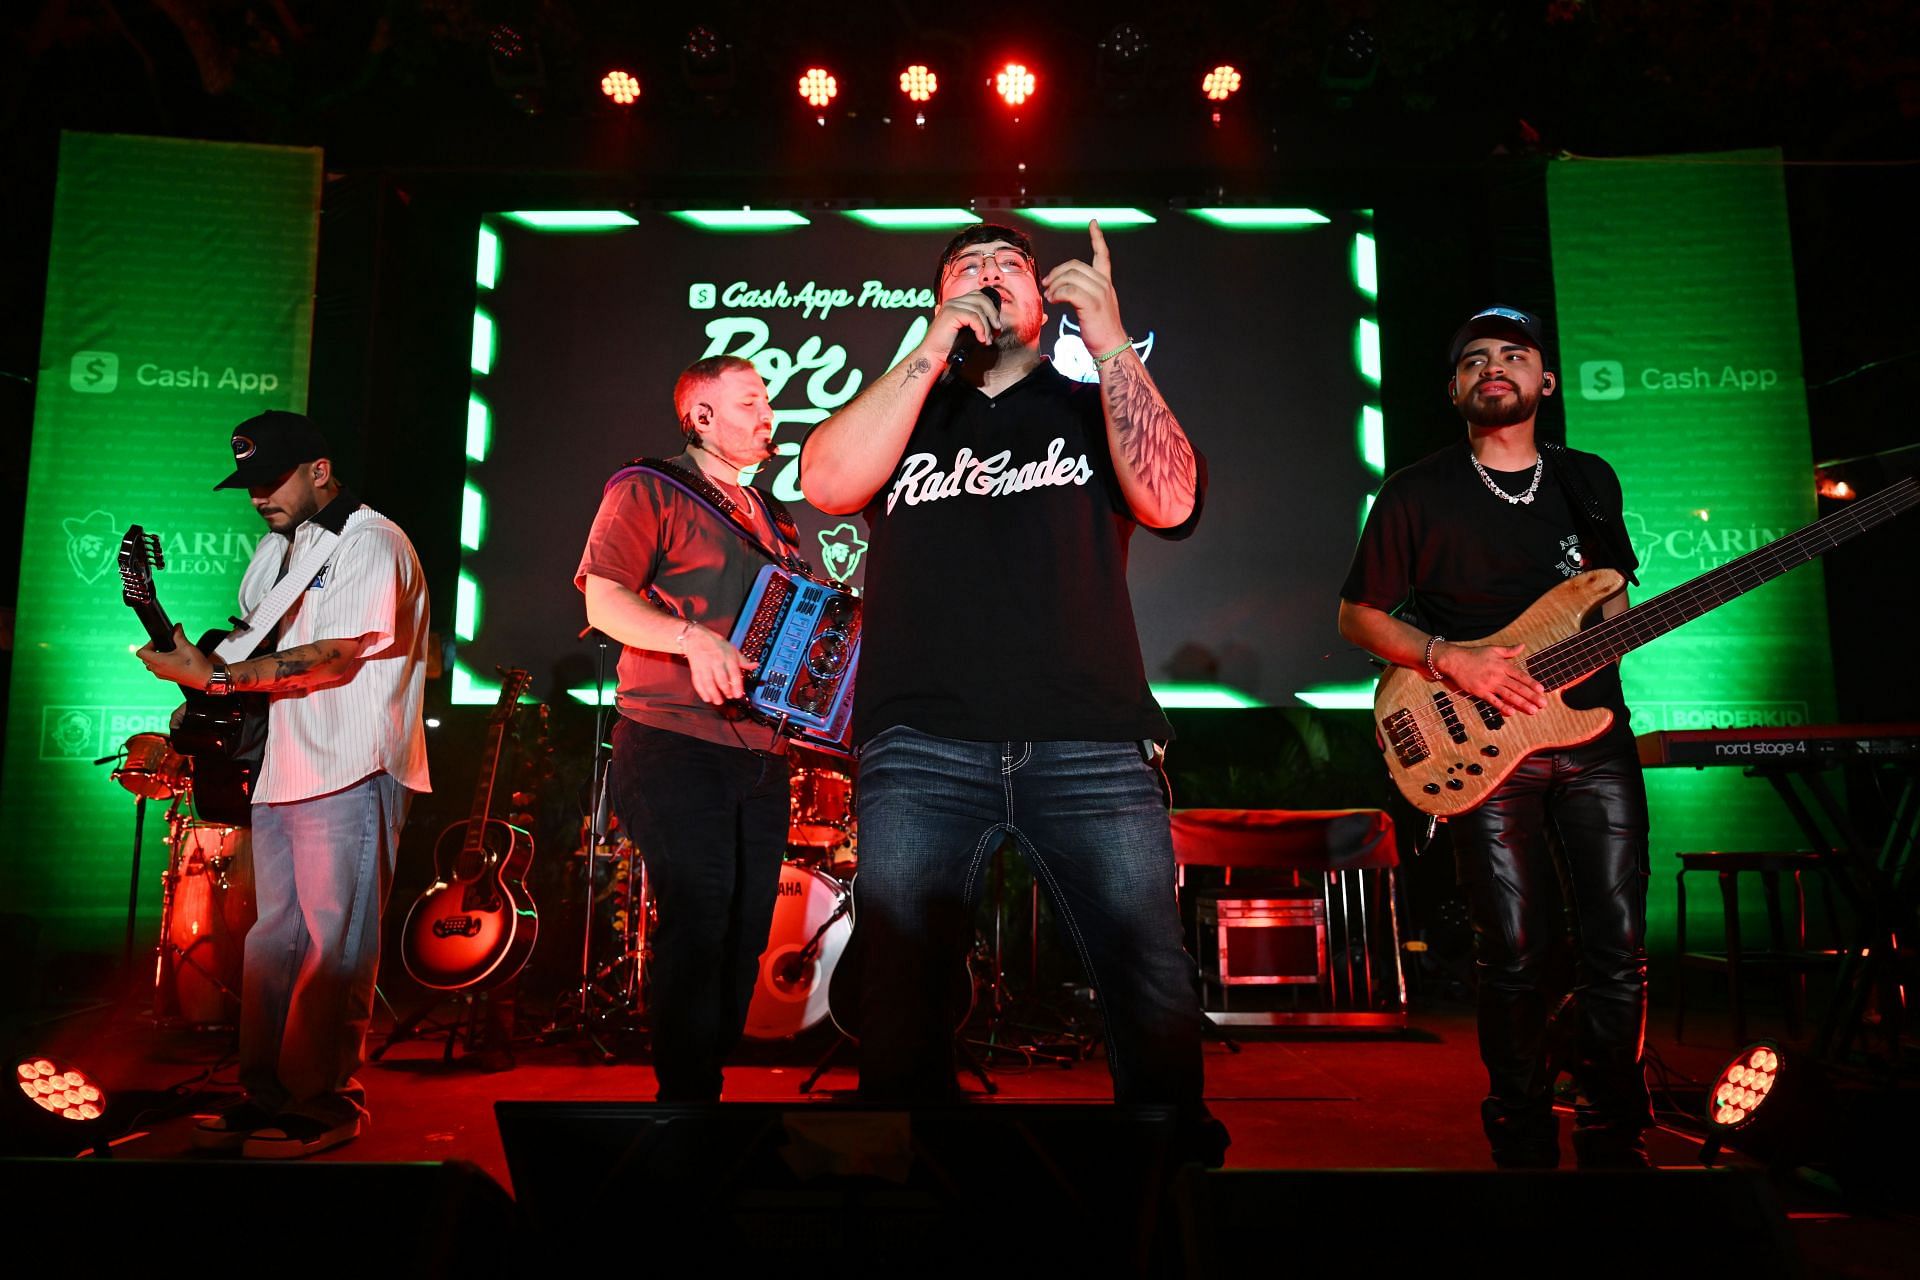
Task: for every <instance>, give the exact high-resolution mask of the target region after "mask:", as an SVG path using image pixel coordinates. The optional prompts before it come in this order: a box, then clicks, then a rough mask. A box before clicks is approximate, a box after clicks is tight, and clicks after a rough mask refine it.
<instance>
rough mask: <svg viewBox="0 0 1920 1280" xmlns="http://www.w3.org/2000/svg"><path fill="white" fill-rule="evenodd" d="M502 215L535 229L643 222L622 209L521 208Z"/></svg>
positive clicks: (609, 226) (595, 228) (608, 228)
mask: <svg viewBox="0 0 1920 1280" xmlns="http://www.w3.org/2000/svg"><path fill="white" fill-rule="evenodd" d="M500 216H501V217H503V218H506V219H509V220H510V221H513V222H517V223H519V224H520V225H521V226H523V227H528V228H531V229H532V230H534V231H616V230H619V229H620V228H622V227H637V226H639V225H640V223H639V220H638V219H637V218H635V217H634V216H633V215H632V214H626V213H622V212H620V211H619V210H618V209H517V210H515V211H514V212H512V213H503V214H501V215H500Z"/></svg>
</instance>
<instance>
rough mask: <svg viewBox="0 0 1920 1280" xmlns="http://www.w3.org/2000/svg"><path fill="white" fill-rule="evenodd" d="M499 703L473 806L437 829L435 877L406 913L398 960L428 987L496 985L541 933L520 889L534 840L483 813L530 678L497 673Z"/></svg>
mask: <svg viewBox="0 0 1920 1280" xmlns="http://www.w3.org/2000/svg"><path fill="white" fill-rule="evenodd" d="M501 675H502V683H501V688H500V701H499V704H498V705H496V706H495V707H494V709H493V711H492V713H491V714H490V715H488V717H487V746H486V751H485V753H484V754H483V755H482V756H481V763H480V780H479V782H478V784H477V785H476V786H475V788H474V795H473V808H472V810H471V811H470V813H469V815H468V817H467V819H466V820H465V821H464V822H456V823H454V824H453V825H452V826H450V827H448V828H447V829H446V830H445V831H443V832H441V833H440V840H439V842H438V843H437V844H435V845H434V848H433V867H434V882H433V883H432V884H431V885H429V886H428V887H427V890H426V892H425V893H422V894H421V895H420V897H419V899H418V900H417V901H415V902H414V904H413V908H412V909H411V910H410V911H408V912H407V923H406V927H405V928H404V929H403V930H402V932H401V935H400V958H401V959H402V960H403V961H405V963H406V966H407V972H408V974H410V975H412V977H413V980H414V981H415V982H418V983H419V984H420V985H421V986H423V987H430V988H432V989H433V990H435V991H464V990H468V989H483V988H487V987H492V986H497V985H498V984H500V983H502V982H505V981H506V980H507V979H509V978H511V977H513V976H514V975H515V974H517V973H519V972H520V969H521V966H523V965H525V964H526V962H527V957H528V956H530V955H532V954H533V944H534V942H535V940H536V939H538V937H539V936H540V913H539V911H538V910H537V909H536V908H535V907H534V903H533V898H532V896H531V895H529V894H528V892H527V885H526V876H527V868H528V867H529V866H530V865H532V862H533V837H532V836H531V835H529V834H528V833H527V832H526V831H524V830H523V829H521V828H519V827H516V826H514V825H513V824H511V823H508V822H502V821H501V820H500V819H498V818H491V817H488V816H487V815H488V814H489V813H490V812H491V811H492V809H493V781H494V775H495V774H496V773H497V772H498V770H499V767H500V754H501V749H502V746H503V744H504V743H505V741H506V735H507V721H508V720H509V719H511V718H512V716H513V709H514V706H515V704H517V703H518V702H519V701H520V695H521V694H523V693H525V692H526V691H527V686H528V685H529V684H530V683H532V677H531V676H529V675H528V674H527V673H526V672H525V671H522V670H520V669H518V668H514V669H513V670H509V671H504V672H502V673H501Z"/></svg>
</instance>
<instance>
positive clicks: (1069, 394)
mask: <svg viewBox="0 0 1920 1280" xmlns="http://www.w3.org/2000/svg"><path fill="white" fill-rule="evenodd" d="M1087 234H1088V236H1089V238H1090V240H1091V245H1092V254H1091V261H1081V260H1079V259H1072V260H1069V261H1066V262H1063V263H1061V264H1059V265H1058V266H1056V267H1054V268H1053V269H1052V270H1051V271H1049V272H1047V273H1046V274H1045V275H1044V276H1042V275H1041V274H1040V273H1039V272H1038V271H1037V270H1036V268H1035V265H1034V258H1033V249H1032V245H1031V244H1030V243H1029V242H1028V240H1027V237H1026V236H1024V235H1022V234H1021V233H1020V232H1019V231H1017V230H1014V229H1012V228H1010V227H1002V226H994V225H991V224H977V225H975V226H972V227H970V228H968V229H967V230H966V231H964V232H962V233H961V234H960V235H959V236H957V237H955V238H954V239H953V240H952V241H951V242H950V243H949V244H948V245H947V247H946V249H945V251H944V252H943V253H942V254H941V255H940V264H939V272H938V288H937V290H936V296H938V298H939V299H940V308H939V310H938V311H937V312H936V313H935V315H934V318H933V323H932V325H931V327H930V328H929V329H928V331H927V336H926V338H925V339H924V340H923V341H922V342H921V343H920V345H919V346H918V347H917V348H916V349H915V350H914V351H913V352H912V353H911V354H909V355H908V356H907V357H906V358H905V359H903V360H902V361H901V362H900V363H899V364H898V365H896V366H895V367H894V368H893V369H892V370H890V371H889V372H888V373H887V374H886V375H885V376H884V377H882V378H881V379H879V380H878V381H877V382H875V383H874V384H873V385H872V386H870V387H869V388H868V389H867V390H866V391H865V392H863V393H862V394H861V395H860V397H859V398H858V399H856V400H854V401H853V402H852V403H851V404H849V405H847V406H846V408H844V409H842V410H841V411H840V412H839V413H837V414H835V415H834V416H833V417H831V418H828V419H827V420H826V421H825V422H822V423H821V424H820V425H819V427H817V428H816V429H815V430H814V432H813V434H812V435H811V436H810V437H809V438H808V440H807V442H806V445H805V447H804V449H803V451H802V453H801V482H800V483H801V489H802V490H803V491H804V492H805V494H806V496H807V499H808V501H810V502H812V503H813V504H814V505H815V506H817V507H819V508H820V509H821V510H823V511H826V512H828V513H831V514H841V515H844V514H847V513H850V512H854V511H863V512H864V513H865V515H866V519H867V522H868V525H869V526H870V529H871V533H870V535H869V537H870V543H871V545H870V549H869V552H868V556H869V558H868V561H867V591H868V595H867V606H866V623H865V626H866V632H865V638H864V640H863V642H862V649H861V662H862V666H861V671H860V684H859V688H858V690H857V692H856V693H855V695H854V696H855V704H854V735H855V741H856V742H858V743H859V744H861V748H860V791H859V807H860V875H859V878H858V879H857V880H856V882H855V885H854V898H855V912H854V918H855V921H856V924H855V929H854V940H853V946H854V947H855V948H857V949H859V950H861V951H862V953H863V961H864V962H863V964H862V966H861V971H862V972H863V974H864V975H865V977H864V982H863V985H862V989H861V995H860V1005H859V1010H860V1011H859V1021H860V1024H861V1027H862V1033H861V1043H860V1091H861V1094H862V1096H863V1097H865V1098H867V1099H869V1100H872V1101H877V1102H882V1103H889V1104H897V1103H924V1102H937V1101H943V1100H947V1099H950V1098H952V1097H954V1096H956V1095H957V1093H958V1085H957V1083H956V1081H955V1078H954V1060H953V1050H952V1040H951V1035H950V1032H951V1029H952V1027H953V1025H954V1016H955V1014H956V1013H957V1012H958V1011H956V1010H952V1009H949V1008H943V1007H941V1002H940V1000H939V998H938V997H937V996H936V995H935V993H936V992H941V991H944V990H948V989H950V987H951V983H950V981H949V980H948V979H949V978H950V976H951V975H952V974H954V973H956V972H959V971H960V969H961V966H962V964H963V958H964V955H965V951H966V948H967V945H968V943H969V941H970V940H971V938H972V936H973V909H974V905H975V902H976V901H977V899H978V896H979V891H980V887H981V884H982V881H983V879H984V876H985V866H986V862H987V859H988V858H990V857H991V856H992V855H993V853H994V852H995V851H996V850H997V849H998V848H999V846H1000V844H1001V842H1002V841H1003V840H1008V839H1011V840H1012V842H1013V843H1014V844H1015V845H1016V846H1017V847H1018V848H1019V850H1020V852H1021V853H1022V855H1023V856H1025V858H1026V859H1027V862H1028V864H1029V865H1030V866H1031V868H1032V869H1033V873H1034V878H1035V879H1036V880H1037V881H1039V882H1040V883H1042V884H1043V885H1045V886H1046V889H1047V892H1048V896H1049V898H1050V900H1051V902H1052V906H1053V911H1054V915H1055V918H1056V919H1057V920H1059V921H1060V922H1061V924H1062V926H1063V927H1064V928H1065V929H1066V930H1067V933H1068V935H1069V936H1070V938H1071V939H1072V942H1073V946H1074V950H1075V951H1076V952H1077V953H1078V954H1079V956H1080V958H1081V961H1082V963H1083V964H1084V965H1085V967H1086V970H1087V978H1088V979H1089V981H1090V982H1092V984H1093V985H1094V986H1095V987H1096V988H1097V989H1098V991H1099V999H1100V1007H1101V1011H1102V1013H1103V1014H1104V1016H1105V1024H1106V1035H1107V1063H1108V1066H1109V1068H1110V1070H1111V1071H1112V1073H1113V1087H1114V1096H1115V1098H1116V1099H1117V1100H1119V1101H1121V1102H1129V1103H1159V1104H1170V1105H1173V1106H1175V1107H1177V1108H1178V1109H1179V1110H1180V1112H1181V1113H1182V1115H1183V1117H1184V1118H1185V1121H1186V1132H1187V1134H1188V1136H1189V1152H1188V1154H1190V1155H1191V1156H1193V1157H1194V1158H1196V1159H1201V1160H1204V1161H1206V1162H1208V1163H1211V1164H1216V1165H1217V1164H1219V1163H1220V1162H1221V1160H1222V1159H1223V1157H1224V1152H1225V1147H1226V1141H1227V1139H1226V1131H1225V1129H1224V1128H1223V1127H1222V1126H1221V1125H1220V1124H1219V1123H1218V1122H1217V1121H1215V1120H1213V1119H1212V1117H1211V1116H1209V1115H1208V1114H1207V1112H1206V1108H1205V1106H1204V1104H1203V1102H1202V1098H1201V1062H1200V1032H1201V1013H1200V1002H1199V996H1198V993H1197V991H1196V989H1195V985H1194V965H1193V962H1192V961H1191V960H1190V959H1188V957H1187V955H1186V953H1185V951H1184V950H1183V948H1182V945H1181V934H1180V921H1179V918H1178V914H1177V911H1176V908H1175V903H1174V897H1173V882H1174V868H1173V846H1172V839H1171V836H1170V833H1169V831H1168V824H1167V795H1166V790H1165V785H1166V784H1165V776H1164V774H1163V773H1162V772H1161V769H1160V759H1161V755H1162V748H1161V744H1162V743H1164V742H1165V741H1166V740H1167V739H1168V738H1169V737H1170V736H1171V731H1170V730H1169V728H1168V725H1167V720H1166V717H1165V715H1163V714H1162V712H1161V710H1160V708H1159V706H1158V705H1157V704H1156V703H1155V702H1154V700H1153V694H1152V692H1151V691H1150V690H1149V689H1148V687H1147V678H1146V672H1145V669H1144V666H1143V664H1142V662H1141V658H1140V643H1139V639H1138V636H1137V635H1136V633H1135V630H1134V621H1133V606H1132V602H1131V600H1130V598H1129V597H1128V594H1127V577H1126V568H1127V544H1128V541H1129V539H1130V538H1131V537H1132V535H1133V531H1134V528H1135V527H1136V526H1144V527H1145V528H1147V529H1148V530H1149V531H1150V532H1152V533H1155V534H1157V535H1159V536H1161V537H1166V538H1184V537H1186V536H1187V535H1188V534H1190V533H1191V532H1192V531H1193V529H1194V526H1195V525H1196V523H1197V522H1198V520H1199V516H1200V504H1201V498H1202V496H1203V493H1204V491H1205V487H1206V485H1205V479H1206V472H1205V465H1204V462H1203V460H1202V459H1201V457H1200V456H1199V454H1198V453H1197V452H1196V451H1195V450H1194V448H1193V446H1192V445H1191V444H1190V443H1189V442H1188V440H1187V436H1186V433H1185V432H1184V431H1182V430H1181V428H1180V424H1179V423H1178V422H1177V421H1175V419H1174V416H1173V413H1172V412H1171V411H1170V410H1169V409H1168V408H1167V404H1166V401H1165V400H1164V399H1163V398H1162V397H1161V395H1160V390H1159V388H1158V387H1156V386H1155V385H1154V382H1153V379H1152V378H1151V377H1150V376H1148V374H1147V370H1146V366H1145V365H1144V364H1143V363H1142V362H1141V360H1140V357H1139V355H1138V354H1137V353H1136V352H1135V351H1134V348H1133V346H1132V343H1131V342H1130V341H1129V339H1128V337H1127V331H1126V326H1125V325H1124V324H1123V323H1122V322H1121V319H1120V302H1119V298H1118V296H1117V295H1116V293H1115V292H1114V286H1113V266H1112V261H1111V256H1110V254H1109V253H1108V250H1107V243H1106V238H1105V237H1104V236H1103V235H1102V234H1101V231H1100V226H1099V224H1098V223H1097V222H1096V223H1093V224H1090V225H1089V226H1088V228H1087ZM1048 304H1054V305H1059V306H1066V307H1070V308H1072V310H1073V311H1074V313H1075V316H1076V318H1077V319H1078V321H1079V324H1080V327H1081V332H1082V335H1083V336H1084V338H1085V340H1086V343H1087V347H1088V349H1089V350H1090V351H1091V352H1092V353H1093V354H1094V357H1095V360H1096V362H1097V364H1098V367H1099V370H1100V382H1099V385H1098V386H1090V385H1087V384H1085V383H1080V382H1075V381H1073V380H1071V379H1069V378H1067V377H1065V376H1064V375H1062V374H1061V373H1059V372H1058V371H1057V370H1055V369H1054V368H1053V366H1052V365H1050V364H1049V363H1048V362H1047V361H1046V359H1045V358H1044V357H1043V356H1042V355H1041V354H1040V334H1041V332H1042V329H1043V328H1044V326H1045V325H1046V322H1047V316H1046V308H1047V306H1048Z"/></svg>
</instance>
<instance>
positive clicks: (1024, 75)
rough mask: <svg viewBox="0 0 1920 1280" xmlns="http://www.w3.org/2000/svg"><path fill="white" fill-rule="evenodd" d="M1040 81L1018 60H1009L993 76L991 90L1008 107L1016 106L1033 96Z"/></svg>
mask: <svg viewBox="0 0 1920 1280" xmlns="http://www.w3.org/2000/svg"><path fill="white" fill-rule="evenodd" d="M1039 84H1040V82H1039V81H1038V80H1037V79H1035V78H1034V74H1033V72H1031V71H1029V70H1027V68H1026V67H1025V66H1024V65H1023V64H1021V63H1018V62H1009V63H1008V64H1007V65H1006V66H1004V67H1002V68H1000V74H998V75H996V76H995V77H994V78H993V91H994V92H995V93H997V94H999V95H1000V99H1001V101H1003V102H1005V103H1006V104H1007V105H1008V106H1010V107H1017V106H1020V105H1022V104H1023V103H1025V102H1026V100H1027V99H1028V98H1031V97H1032V96H1033V91H1034V90H1035V89H1036V88H1038V87H1039Z"/></svg>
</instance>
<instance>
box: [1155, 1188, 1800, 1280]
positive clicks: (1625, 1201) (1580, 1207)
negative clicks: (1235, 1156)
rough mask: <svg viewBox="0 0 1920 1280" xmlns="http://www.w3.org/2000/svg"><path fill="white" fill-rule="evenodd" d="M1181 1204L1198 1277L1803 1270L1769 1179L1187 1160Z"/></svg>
mask: <svg viewBox="0 0 1920 1280" xmlns="http://www.w3.org/2000/svg"><path fill="white" fill-rule="evenodd" d="M1175 1199H1176V1201H1177V1203H1178V1214H1179V1218H1180V1224H1181V1236H1182V1239H1183V1241H1184V1243H1185V1248H1186V1275H1188V1276H1189V1277H1202V1276H1207V1277H1212V1276H1255V1275H1263V1274H1270V1273H1271V1272H1272V1271H1273V1270H1274V1268H1275V1265H1276V1262H1277V1260H1279V1259H1284V1258H1295V1259H1300V1260H1301V1261H1303V1262H1306V1261H1308V1260H1312V1262H1313V1263H1319V1262H1337V1261H1338V1260H1342V1259H1344V1260H1345V1262H1346V1263H1348V1264H1352V1265H1354V1266H1356V1267H1358V1268H1359V1270H1358V1274H1363V1275H1408V1276H1412V1275H1423V1274H1424V1275H1469V1276H1530V1275H1541V1276H1555V1277H1559V1276H1606V1277H1611V1278H1616V1280H1617V1277H1620V1276H1648V1275H1686V1276H1739V1277H1740V1278H1741V1280H1770V1278H1771V1277H1790V1276H1799V1275H1800V1274H1801V1268H1800V1264H1799V1255H1798V1251H1797V1250H1796V1249H1795V1247H1794V1244H1793V1240H1792V1237H1791V1236H1790V1235H1789V1234H1788V1232H1787V1224H1786V1219H1785V1217H1784V1216H1782V1214H1781V1212H1780V1208H1779V1206H1778V1205H1777V1204H1776V1203H1775V1201H1774V1198H1773V1195H1772V1191H1771V1189H1770V1188H1769V1187H1768V1185H1767V1181H1766V1178H1765V1176H1764V1175H1761V1174H1752V1173H1735V1172H1731V1171H1727V1170H1709V1169H1669V1170H1647V1171H1625V1170H1620V1171H1615V1170H1608V1171H1604V1172H1603V1171H1597V1170H1596V1171H1592V1172H1585V1171H1576V1170H1553V1171H1541V1172H1510V1171H1498V1170H1487V1171H1484V1172H1480V1171H1467V1170H1429V1169H1391V1170H1242V1169H1226V1170H1215V1171H1212V1172H1204V1171H1202V1170H1200V1169H1198V1168H1191V1169H1185V1170H1182V1171H1181V1173H1180V1175H1179V1178H1178V1187H1177V1191H1176V1194H1175ZM1316 1269H1318V1268H1316ZM1335 1269H1336V1270H1337V1269H1338V1268H1337V1267H1336V1268H1335Z"/></svg>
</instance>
